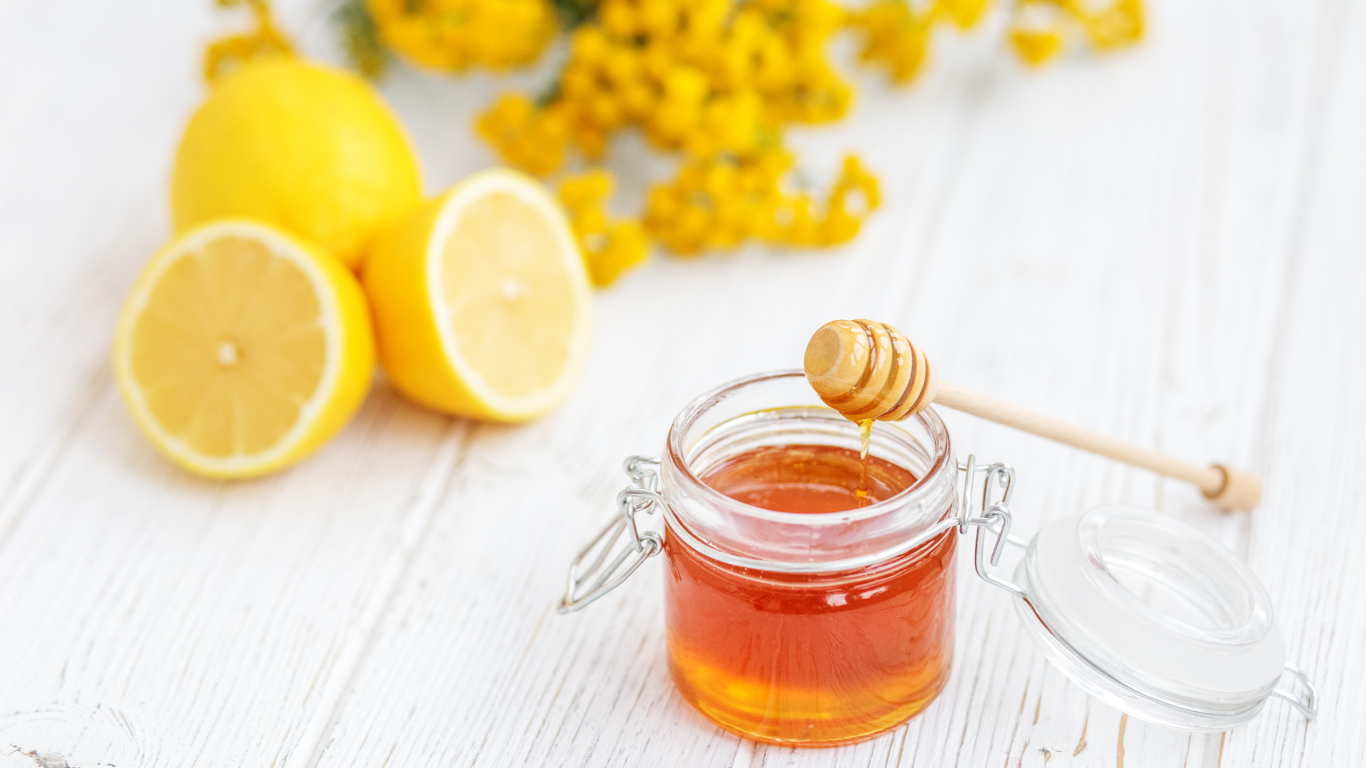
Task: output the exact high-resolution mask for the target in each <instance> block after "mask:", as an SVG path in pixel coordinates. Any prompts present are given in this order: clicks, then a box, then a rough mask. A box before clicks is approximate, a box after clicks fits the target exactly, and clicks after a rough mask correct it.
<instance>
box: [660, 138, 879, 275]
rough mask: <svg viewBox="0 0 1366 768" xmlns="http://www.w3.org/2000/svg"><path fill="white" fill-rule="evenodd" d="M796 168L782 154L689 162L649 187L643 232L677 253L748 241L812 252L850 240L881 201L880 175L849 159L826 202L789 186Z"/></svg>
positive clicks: (761, 153)
mask: <svg viewBox="0 0 1366 768" xmlns="http://www.w3.org/2000/svg"><path fill="white" fill-rule="evenodd" d="M792 165H793V158H792V155H791V153H789V152H787V151H784V150H781V149H774V150H771V151H766V152H758V153H754V154H751V155H747V156H744V157H738V158H737V157H734V156H727V155H718V156H715V157H710V158H689V159H687V160H686V161H684V163H683V165H682V167H681V168H680V169H679V172H678V175H677V176H676V177H675V178H674V179H673V180H671V181H669V182H667V183H664V184H659V185H656V186H655V187H654V188H653V189H651V190H650V196H649V200H648V202H647V203H646V208H645V228H646V231H647V232H648V233H649V235H650V236H651V237H652V238H654V239H655V240H657V241H659V242H660V243H662V244H664V245H665V246H666V247H668V248H669V249H670V250H671V251H673V252H674V253H676V254H679V255H689V254H695V253H698V252H700V251H705V250H725V249H729V248H734V247H736V246H738V245H740V244H741V243H743V242H745V241H746V240H751V239H754V240H761V241H764V242H768V243H773V244H778V245H793V246H809V247H820V246H833V245H839V244H840V243H845V242H848V241H849V240H851V239H853V237H854V236H855V235H857V234H858V231H859V227H860V226H861V224H862V222H863V219H864V217H866V216H867V215H868V214H869V213H870V212H872V211H873V209H875V208H877V206H878V204H879V203H880V196H879V192H878V183H877V178H876V177H874V176H873V175H872V174H871V173H869V172H868V170H867V169H866V168H864V167H863V165H862V163H860V162H859V161H858V158H856V157H854V156H852V155H851V156H849V157H846V158H845V159H844V166H843V168H842V169H841V172H840V175H839V178H838V179H836V181H835V183H834V184H833V185H831V187H830V189H829V191H828V192H827V193H826V195H825V196H824V198H823V199H822V198H819V197H817V196H816V195H813V194H812V193H811V192H810V191H808V190H801V189H796V190H793V189H788V184H787V182H788V181H789V180H790V177H791V170H792Z"/></svg>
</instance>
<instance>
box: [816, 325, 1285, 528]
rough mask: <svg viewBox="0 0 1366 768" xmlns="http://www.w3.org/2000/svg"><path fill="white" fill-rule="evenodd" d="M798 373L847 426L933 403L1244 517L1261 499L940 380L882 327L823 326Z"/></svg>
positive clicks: (1257, 493)
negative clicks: (1188, 486)
mask: <svg viewBox="0 0 1366 768" xmlns="http://www.w3.org/2000/svg"><path fill="white" fill-rule="evenodd" d="M804 367H805V369H806V379H807V381H809V382H811V386H812V388H813V389H815V390H816V394H818V395H820V397H821V400H823V401H825V404H826V405H828V406H830V407H831V408H834V409H835V410H837V411H839V412H840V413H841V414H843V415H844V416H845V417H846V418H848V419H851V420H853V421H863V420H866V419H877V420H879V421H899V420H901V419H906V418H910V417H911V416H914V415H915V414H917V413H920V412H921V411H923V410H924V409H925V408H927V407H928V406H929V405H930V403H936V404H938V405H943V406H946V407H948V408H952V409H954V410H957V411H962V412H964V413H970V414H972V415H974V416H979V417H981V418H984V419H986V420H988V421H994V422H996V423H997V424H1004V425H1006V426H1008V427H1014V428H1015V429H1019V430H1023V431H1025V432H1029V433H1031V434H1035V435H1038V436H1040V437H1046V438H1048V439H1050V440H1056V441H1057V442H1059V443H1065V444H1067V445H1070V446H1073V447H1074V448H1080V449H1082V450H1084V451H1090V452H1092V453H1098V454H1100V455H1102V456H1108V457H1110V458H1112V459H1115V460H1117V461H1122V462H1125V463H1126V464H1132V465H1134V466H1137V467H1143V468H1144V469H1149V470H1152V471H1153V472H1156V473H1158V474H1159V475H1166V476H1167V477H1174V478H1177V479H1179V480H1185V481H1186V482H1188V483H1192V484H1194V485H1196V486H1197V487H1199V488H1200V490H1201V491H1202V492H1203V493H1204V494H1205V498H1207V499H1209V500H1210V501H1212V502H1214V503H1215V504H1216V505H1218V506H1219V507H1221V508H1223V509H1241V510H1251V509H1252V508H1253V507H1255V506H1257V504H1259V503H1260V502H1261V500H1262V481H1261V480H1259V479H1258V478H1257V477H1256V476H1255V475H1252V474H1249V473H1247V472H1242V471H1239V470H1237V469H1233V468H1231V467H1226V466H1224V465H1222V464H1211V465H1210V466H1208V467H1201V466H1198V465H1195V464H1190V463H1187V462H1184V461H1181V460H1179V459H1175V458H1172V457H1171V456H1166V455H1164V454H1161V453H1158V452H1156V451H1150V450H1147V449H1146V448H1139V447H1138V446H1134V445H1129V444H1128V443H1125V442H1122V441H1120V440H1116V439H1114V438H1112V437H1107V436H1105V435H1102V434H1099V433H1097V432H1092V431H1090V430H1088V429H1082V428H1081V427H1076V426H1073V425H1071V424H1068V423H1066V422H1063V421H1059V420H1057V419H1054V418H1052V417H1049V416H1044V415H1043V414H1040V413H1035V412H1033V411H1030V410H1027V409H1025V408H1021V407H1019V406H1017V405H1011V404H1010V403H1006V402H1003V401H1001V400H997V399H995V398H991V397H987V396H985V395H979V394H977V393H976V392H972V391H970V390H967V389H964V388H962V387H960V386H958V385H956V384H950V383H949V382H947V381H941V380H940V379H939V377H938V376H937V375H936V374H935V370H934V364H933V363H931V362H930V359H929V358H928V357H926V356H925V353H924V352H922V351H921V350H920V348H919V347H917V346H915V345H914V344H912V343H911V342H910V340H909V339H907V338H906V337H905V335H903V334H902V333H901V332H900V331H898V330H897V329H895V328H893V327H892V326H890V325H887V324H885V323H875V322H872V321H870V320H833V321H831V322H829V323H826V324H825V325H823V326H821V327H820V329H819V330H817V331H816V333H815V334H814V335H812V337H811V341H810V342H809V343H807V345H806V359H805V366H804Z"/></svg>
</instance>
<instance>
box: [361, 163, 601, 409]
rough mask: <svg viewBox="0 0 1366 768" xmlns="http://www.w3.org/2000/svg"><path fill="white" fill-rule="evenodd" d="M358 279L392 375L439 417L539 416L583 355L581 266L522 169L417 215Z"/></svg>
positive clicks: (585, 311)
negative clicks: (451, 414)
mask: <svg viewBox="0 0 1366 768" xmlns="http://www.w3.org/2000/svg"><path fill="white" fill-rule="evenodd" d="M362 279H363V282H364V284H365V291H366V294H367V295H368V296H369V298H370V307H371V309H372V311H373V312H374V315H375V329H376V333H377V338H378V341H379V357H380V362H381V363H383V365H384V369H385V371H386V372H387V373H388V374H389V378H390V379H391V380H392V381H393V383H394V385H395V386H396V387H397V388H398V389H399V390H400V391H402V392H403V393H405V394H407V395H408V396H409V397H411V398H413V399H414V400H416V401H418V402H420V403H423V404H425V405H427V406H429V407H432V408H435V409H437V410H441V411H445V412H447V413H453V414H457V415H461V416H470V417H474V418H481V419H490V420H495V421H508V422H521V421H527V420H529V419H533V418H535V417H537V416H540V415H541V414H543V413H545V412H546V411H548V410H550V409H551V408H553V407H554V406H555V405H556V404H557V403H559V402H560V401H561V400H562V399H564V397H565V395H566V394H567V393H568V392H569V390H570V388H571V387H572V386H573V384H574V382H575V380H577V378H578V376H579V373H580V371H581V370H582V368H583V363H584V359H585V358H586V357H587V355H588V341H589V334H590V332H591V325H592V318H591V313H592V291H591V289H590V287H589V280H588V273H587V270H586V268H585V267H584V263H583V258H582V257H581V256H580V255H579V249H578V245H577V244H576V243H575V241H574V236H573V233H572V232H571V230H570V228H569V221H568V219H567V218H566V217H565V214H564V211H563V210H562V209H561V208H560V206H559V203H557V202H556V201H555V200H554V198H552V197H551V196H550V195H549V194H548V193H547V192H546V190H545V188H544V187H542V186H541V185H540V184H538V183H537V182H536V181H534V180H532V179H531V178H530V177H528V176H524V175H522V174H520V173H517V172H514V171H508V170H503V169H495V170H490V171H484V172H481V173H478V174H475V175H474V176H471V177H470V178H468V179H466V180H465V181H463V182H461V183H460V184H458V185H456V186H455V187H454V188H452V189H451V190H449V191H448V192H446V193H445V194H443V195H441V196H440V197H438V198H437V199H435V200H433V201H431V202H429V203H427V204H426V205H425V206H423V207H422V208H420V209H418V210H417V211H415V212H414V213H413V214H412V215H411V216H410V217H409V218H408V219H407V220H406V221H405V222H403V223H402V224H400V225H399V226H398V227H397V228H395V229H393V230H391V231H390V232H389V233H387V234H386V235H384V236H382V237H381V238H380V240H379V242H378V243H377V245H376V247H375V249H374V250H373V251H372V252H371V254H370V257H369V259H368V260H367V261H366V263H365V270H364V274H363V278H362Z"/></svg>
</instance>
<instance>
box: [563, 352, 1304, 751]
mask: <svg viewBox="0 0 1366 768" xmlns="http://www.w3.org/2000/svg"><path fill="white" fill-rule="evenodd" d="M859 438H860V434H859V428H858V426H857V425H856V424H854V423H853V422H850V421H848V420H847V419H845V418H844V417H843V416H841V415H839V414H838V413H836V412H835V411H834V410H832V409H830V408H828V407H827V406H826V405H825V404H824V403H822V402H821V401H820V399H819V397H818V396H817V395H816V393H815V392H814V391H813V390H812V389H811V387H810V386H808V384H807V382H806V379H805V376H804V375H803V374H802V372H800V371H784V372H778V373H770V374H763V375H758V376H752V377H749V378H745V379H741V380H739V381H736V382H733V383H730V384H726V385H724V386H722V387H719V388H717V389H715V390H712V391H711V392H708V393H706V394H704V395H702V396H701V397H699V398H697V399H696V400H694V401H693V402H692V403H691V404H689V405H688V406H687V407H686V408H684V409H683V411H682V412H681V413H680V414H679V415H678V417H677V418H676V419H675V420H674V423H673V426H672V427H671V429H670V430H669V435H668V438H667V440H666V445H665V451H664V455H663V457H662V459H659V460H656V459H647V458H642V457H633V458H631V459H628V460H627V462H626V472H627V474H628V475H629V476H630V477H631V481H632V482H631V485H630V486H629V487H628V488H626V489H625V490H623V491H622V492H621V493H620V494H618V496H617V505H618V509H619V511H620V514H619V515H618V516H617V517H615V518H614V519H613V520H612V521H610V522H609V523H608V524H607V525H606V526H605V527H604V528H603V529H602V530H601V531H600V532H599V533H598V535H597V537H595V538H594V539H593V541H592V542H590V543H589V544H588V545H587V546H586V547H584V548H583V549H582V550H581V551H580V552H579V554H578V555H577V556H576V557H575V558H574V560H573V562H572V563H571V565H570V571H569V580H568V585H567V589H566V591H565V596H564V598H563V599H562V600H561V601H560V605H559V610H560V612H561V613H565V612H569V611H576V610H579V609H580V608H583V607H584V606H586V605H588V604H589V603H591V602H593V601H594V600H596V599H598V598H600V597H602V596H603V595H604V594H606V593H607V592H610V591H611V590H612V589H615V588H616V587H617V586H619V585H620V584H621V583H622V582H624V581H625V580H626V579H627V578H629V577H630V575H631V574H632V573H634V572H635V570H636V569H637V568H639V567H640V566H641V565H642V564H644V563H645V562H646V561H647V560H648V559H650V558H651V557H653V556H654V555H657V554H660V553H663V554H664V555H665V561H666V575H665V582H664V583H665V587H664V592H665V594H664V600H665V617H666V624H667V632H668V654H669V669H670V672H671V674H672V677H673V680H674V683H675V684H676V686H677V688H678V691H679V693H680V694H681V695H682V696H683V698H684V699H686V700H687V701H688V702H689V703H690V704H692V705H693V706H694V707H695V708H696V709H697V710H698V711H700V712H701V713H702V714H703V715H705V716H706V717H707V718H709V719H710V720H711V721H712V722H714V723H716V724H717V725H719V726H720V727H722V728H724V729H726V730H728V731H731V732H732V733H737V734H740V735H742V736H745V737H747V738H751V739H755V740H758V741H765V742H771V743H779V744H788V745H794V746H801V745H810V746H819V745H831V744H840V743H847V742H854V741H859V740H862V739H867V738H871V737H873V736H876V735H877V734H879V733H882V732H884V731H886V730H888V729H890V728H893V727H895V726H897V725H899V724H900V723H903V722H905V721H906V720H908V719H910V718H912V717H914V716H915V715H916V714H918V713H919V712H921V711H923V710H924V709H925V707H927V706H928V705H929V704H930V703H931V702H932V701H934V699H935V697H936V696H938V695H939V693H940V691H942V690H943V688H944V686H945V683H946V682H947V679H948V676H949V674H950V670H951V667H952V657H953V630H954V600H955V589H954V579H955V568H954V558H955V554H956V549H957V538H958V534H960V533H967V532H968V530H969V528H975V529H976V536H975V539H976V541H975V549H974V567H975V569H976V572H977V575H978V576H979V577H980V578H982V579H983V580H985V581H987V582H988V583H990V584H992V585H993V586H996V587H999V588H1000V589H1002V590H1004V591H1006V592H1009V593H1010V594H1011V595H1013V596H1014V598H1015V607H1016V612H1017V614H1018V616H1019V618H1020V621H1021V622H1022V624H1023V625H1024V626H1025V628H1026V630H1027V633H1028V634H1029V635H1030V636H1031V637H1032V638H1033V640H1034V641H1035V642H1036V643H1037V644H1038V646H1039V647H1040V649H1041V650H1042V651H1043V652H1044V653H1045V654H1046V655H1047V656H1048V658H1049V659H1050V660H1051V661H1052V662H1053V664H1054V666H1055V667H1056V668H1057V669H1059V670H1061V671H1062V672H1063V673H1064V674H1066V675H1068V676H1069V677H1070V678H1072V679H1073V680H1074V681H1076V682H1077V683H1078V684H1080V685H1081V686H1082V687H1083V688H1084V689H1085V690H1087V691H1088V692H1090V693H1092V694H1093V695H1095V696H1098V697H1100V698H1101V699H1103V700H1104V701H1106V702H1107V703H1109V704H1111V705H1113V706H1115V707H1116V708H1118V709H1120V710H1122V711H1124V712H1126V713H1128V714H1130V715H1133V716H1135V717H1138V718H1140V719H1144V720H1147V721H1149V722H1155V723H1159V724H1163V725H1168V726H1172V727H1176V728H1183V729H1188V730H1197V731H1198V730H1224V729H1227V728H1229V727H1232V726H1234V725H1236V724H1238V723H1241V722H1245V721H1247V720H1249V719H1251V718H1252V717H1254V716H1256V715H1257V714H1258V713H1259V712H1260V711H1261V710H1262V709H1263V707H1264V706H1265V704H1266V702H1267V701H1269V700H1270V699H1271V698H1273V697H1275V698H1280V699H1284V700H1285V701H1287V702H1289V703H1290V704H1291V706H1293V707H1294V708H1295V709H1296V710H1298V711H1299V712H1300V713H1301V714H1303V715H1304V716H1305V717H1306V718H1309V719H1312V718H1313V717H1314V715H1315V713H1316V711H1317V695H1316V693H1315V691H1314V688H1313V686H1312V685H1311V684H1310V682H1309V679H1308V677H1307V676H1305V675H1304V673H1302V672H1300V671H1299V670H1298V669H1296V668H1295V667H1294V666H1292V665H1290V664H1286V663H1285V655H1286V649H1285V642H1284V639H1283V636H1282V635H1281V632H1280V630H1279V629H1278V628H1277V627H1276V625H1275V621H1274V616H1273V613H1272V608H1271V604H1270V599H1269V597H1268V596H1267V594H1266V591H1265V589H1263V588H1262V586H1261V584H1260V583H1258V582H1257V580H1256V577H1255V576H1253V574H1252V573H1251V572H1250V571H1248V569H1247V568H1246V567H1245V566H1243V565H1242V564H1241V563H1239V562H1238V561H1237V560H1235V559H1234V558H1233V557H1232V556H1231V555H1229V554H1228V553H1227V552H1226V551H1224V550H1223V549H1222V548H1221V547H1220V546H1219V544H1218V543H1217V542H1215V541H1213V540H1212V539H1210V538H1209V537H1207V536H1205V535H1204V534H1202V533H1200V532H1199V531H1198V530H1195V529H1194V528H1191V527H1190V526H1187V525H1185V524H1183V523H1181V522H1180V521H1178V520H1175V519H1173V518H1171V517H1170V516H1167V515H1163V514H1161V513H1158V512H1153V511H1151V510H1141V509H1137V508H1133V507H1120V506H1107V507H1100V508H1097V509H1093V510H1090V511H1088V512H1085V513H1081V514H1078V515H1073V516H1068V517H1061V518H1058V519H1055V520H1053V521H1052V522H1050V523H1048V524H1047V525H1046V526H1044V528H1043V529H1042V530H1041V531H1040V532H1039V533H1038V535H1036V536H1035V537H1034V538H1033V539H1032V540H1031V541H1028V542H1026V541H1024V540H1021V539H1018V538H1016V537H1013V536H1011V535H1010V523H1011V516H1010V504H1011V497H1012V494H1013V491H1014V485H1015V473H1014V470H1012V469H1011V468H1010V467H1009V465H1006V464H991V465H978V464H977V462H976V460H975V458H974V457H972V456H968V457H967V460H966V461H965V462H964V463H963V464H959V463H958V462H957V461H956V460H955V458H954V453H953V445H952V442H951V440H950V438H949V433H948V430H947V429H945V427H944V423H943V422H942V421H941V420H940V419H939V416H938V415H937V414H936V413H935V412H934V409H933V408H927V409H925V410H924V411H922V412H921V413H920V414H918V415H916V416H913V417H911V418H910V419H907V420H905V421H900V422H891V423H888V422H878V425H877V428H876V429H874V430H873V432H872V434H871V440H870V445H869V449H870V451H869V453H870V456H871V457H873V458H874V459H877V460H881V461H882V462H885V463H887V464H888V465H891V466H893V467H898V468H901V469H902V470H906V471H908V472H909V473H910V475H913V476H914V481H913V482H909V483H908V484H907V485H906V487H905V488H904V490H901V491H900V492H899V493H895V494H894V495H889V496H888V497H887V498H883V499H881V500H880V501H877V502H876V503H871V504H868V505H867V506H862V507H858V508H854V509H847V510H844V511H835V512H821V513H812V512H780V511H774V510H772V509H764V508H760V507H758V506H752V505H750V504H746V503H744V502H742V501H738V500H737V499H735V498H732V497H731V496H728V495H726V494H724V493H721V492H720V491H718V490H716V489H715V488H713V487H712V486H711V485H709V484H708V483H707V482H706V479H707V478H709V477H712V475H709V472H710V471H711V470H713V469H714V468H716V467H718V466H721V465H723V464H725V463H726V462H728V461H730V460H732V459H734V458H735V457H737V456H741V455H746V454H747V452H751V451H754V450H760V449H766V448H770V447H775V446H829V447H832V448H835V449H856V448H858V446H859ZM865 471H866V470H865ZM979 478H980V481H981V485H980V486H978V485H977V482H978V480H979ZM960 480H961V483H962V484H961V488H960V486H959V481H960ZM979 488H980V493H979V490H978V489H979ZM661 519H662V525H657V526H656V527H654V528H651V527H647V526H646V525H644V524H643V521H645V520H655V521H659V520H661ZM622 538H625V540H626V545H625V546H624V547H621V548H619V549H618V548H617V547H618V542H619V541H620V540H621V539H622ZM992 538H994V544H993V543H992V542H991V541H990V539H992ZM1006 544H1014V545H1016V546H1018V547H1020V548H1021V549H1023V550H1024V555H1023V557H1022V558H1021V560H1020V563H1019V565H1018V567H1017V568H1016V569H1015V573H1014V576H1013V581H1009V580H1006V579H1003V578H1001V577H999V576H997V575H995V574H993V573H992V572H991V571H992V566H995V565H997V564H998V562H999V560H1000V558H1001V554H1002V551H1003V550H1004V548H1005V545H1006ZM614 550H616V551H615V554H613V552H614Z"/></svg>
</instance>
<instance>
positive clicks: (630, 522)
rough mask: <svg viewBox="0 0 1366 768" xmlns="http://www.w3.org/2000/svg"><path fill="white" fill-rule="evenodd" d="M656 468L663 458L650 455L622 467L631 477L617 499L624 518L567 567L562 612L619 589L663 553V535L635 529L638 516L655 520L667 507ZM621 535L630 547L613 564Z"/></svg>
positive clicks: (612, 523) (601, 533) (610, 525)
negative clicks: (664, 507)
mask: <svg viewBox="0 0 1366 768" xmlns="http://www.w3.org/2000/svg"><path fill="white" fill-rule="evenodd" d="M658 466H659V459H652V458H649V457H647V456H632V457H630V458H629V459H627V460H626V462H625V464H624V465H623V468H624V469H625V470H626V474H627V476H629V477H630V478H631V484H630V485H628V486H626V488H625V489H623V490H622V492H621V493H619V494H617V509H618V510H620V512H621V514H620V515H618V516H617V517H615V518H613V519H612V520H611V521H609V522H608V523H607V525H606V526H604V527H603V528H602V530H600V531H598V535H597V536H594V537H593V540H592V541H590V542H589V543H588V545H587V546H585V547H584V548H583V549H581V550H579V553H578V554H577V555H575V557H574V561H573V562H572V563H570V564H569V582H568V584H567V585H566V586H565V590H564V597H562V598H560V602H559V605H558V606H556V610H558V611H559V612H560V613H571V612H573V611H577V610H579V609H581V608H583V607H584V606H586V605H588V604H589V603H592V602H593V601H594V600H597V599H598V598H600V597H602V596H603V595H605V594H607V593H608V592H611V591H612V590H614V589H616V588H617V587H619V586H621V584H622V582H624V581H626V580H627V579H629V578H630V577H631V574H633V573H635V572H636V569H637V568H639V567H640V566H641V565H642V564H644V562H645V561H646V560H649V559H650V558H651V557H654V556H655V555H657V554H659V553H660V552H661V551H662V550H663V549H664V537H663V536H662V535H661V534H659V533H657V532H655V531H651V530H642V529H641V528H640V527H639V526H638V525H637V524H636V515H637V514H639V513H641V512H644V513H646V514H651V515H652V514H654V513H655V510H657V509H662V508H663V506H664V500H663V499H662V498H660V496H659V473H658V472H657V471H656V469H655V468H656V467H658ZM622 532H625V533H626V534H627V543H626V546H625V547H622V548H621V550H620V551H619V552H617V554H616V556H615V557H612V558H611V560H610V561H609V560H608V555H609V554H610V553H611V552H612V550H613V548H614V547H615V546H616V543H617V539H619V538H621V534H622ZM585 562H587V565H585Z"/></svg>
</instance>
